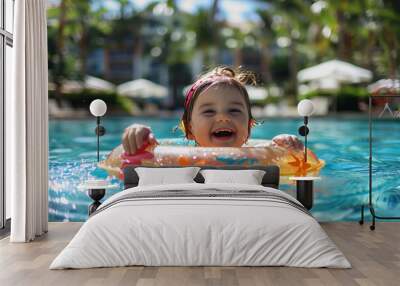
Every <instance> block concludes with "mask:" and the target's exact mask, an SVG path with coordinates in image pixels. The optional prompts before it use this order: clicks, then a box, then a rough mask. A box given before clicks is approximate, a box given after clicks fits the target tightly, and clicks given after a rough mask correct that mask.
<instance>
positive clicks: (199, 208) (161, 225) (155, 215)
mask: <svg viewBox="0 0 400 286" xmlns="http://www.w3.org/2000/svg"><path fill="white" fill-rule="evenodd" d="M210 169H215V167H202V171H204V170H210ZM224 169H227V170H239V171H240V172H241V173H244V171H241V170H242V169H243V168H241V167H224ZM252 169H257V170H263V171H264V172H265V175H263V177H262V180H261V184H260V185H255V184H247V183H246V184H242V183H240V184H238V183H215V182H211V183H210V182H206V183H204V174H203V175H202V174H201V173H200V172H199V173H198V174H197V175H196V176H195V177H194V181H195V182H192V183H178V184H154V185H138V182H139V176H138V172H136V170H137V169H135V168H134V167H127V168H125V169H124V174H125V187H126V189H125V190H123V191H121V192H119V193H117V194H115V195H113V196H111V197H110V198H108V199H107V200H106V201H104V202H103V204H102V205H101V206H100V207H99V208H98V210H97V211H96V212H95V213H94V214H93V215H92V216H91V217H90V218H89V219H88V220H87V221H86V222H85V223H84V224H83V225H82V227H81V229H80V230H79V231H78V233H77V234H76V235H75V237H74V238H73V239H72V241H71V242H70V243H69V244H68V245H67V246H66V247H65V249H64V250H63V251H62V252H61V253H60V254H59V255H58V256H57V257H56V258H55V260H54V261H53V262H52V264H51V265H50V269H65V268H92V267H118V266H129V265H144V266H291V267H312V268H314V267H329V268H350V267H351V265H350V263H349V262H348V260H347V259H346V258H345V256H344V255H343V253H342V252H341V251H340V250H339V249H338V248H337V247H336V245H335V244H334V243H333V242H332V241H331V239H330V238H329V237H328V236H327V234H326V233H325V232H324V230H323V229H322V228H321V226H320V225H319V223H318V222H317V221H316V220H315V219H314V218H313V216H312V215H311V214H310V213H309V212H308V210H307V209H305V208H304V207H303V206H302V205H301V203H299V202H298V201H297V200H296V199H294V198H293V197H291V196H290V195H288V194H286V193H284V192H282V191H280V190H279V168H278V167H276V166H264V167H252ZM160 170H161V171H162V169H160ZM165 170H167V169H165Z"/></svg>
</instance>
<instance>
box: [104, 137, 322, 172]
mask: <svg viewBox="0 0 400 286" xmlns="http://www.w3.org/2000/svg"><path fill="white" fill-rule="evenodd" d="M176 142H178V141H174V140H173V139H169V140H159V143H160V144H157V145H148V146H145V147H144V148H142V149H141V150H139V151H138V152H137V153H136V154H134V155H130V156H128V155H126V153H124V150H123V147H122V145H119V146H118V147H116V148H115V149H114V150H112V152H111V153H110V154H109V155H108V157H107V158H106V159H105V160H104V161H101V162H100V163H99V167H100V168H102V169H104V170H106V171H107V172H108V174H109V175H110V176H115V177H118V178H120V179H123V173H122V169H123V168H124V167H125V166H127V165H134V166H144V167H158V166H182V167H184V166H199V167H201V166H216V167H218V166H244V167H246V168H249V167H251V166H265V165H277V166H279V168H280V174H281V177H286V176H317V175H318V174H319V172H320V170H321V169H322V168H323V167H324V165H325V162H324V161H323V160H320V159H318V157H317V156H316V155H315V154H314V153H313V152H312V151H311V150H310V149H307V162H304V149H301V150H299V149H297V150H296V149H294V148H287V147H283V146H279V145H277V144H276V143H275V142H273V141H270V140H256V139H253V140H249V142H248V143H247V144H246V146H244V147H240V148H234V147H219V148H218V147H194V146H182V145H181V144H180V145H179V144H177V143H176Z"/></svg>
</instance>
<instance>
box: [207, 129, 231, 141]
mask: <svg viewBox="0 0 400 286" xmlns="http://www.w3.org/2000/svg"><path fill="white" fill-rule="evenodd" d="M234 136H235V132H233V131H232V130H229V129H221V130H217V131H214V132H213V133H212V138H213V139H216V140H220V141H228V140H230V139H232V138H233V137H234Z"/></svg>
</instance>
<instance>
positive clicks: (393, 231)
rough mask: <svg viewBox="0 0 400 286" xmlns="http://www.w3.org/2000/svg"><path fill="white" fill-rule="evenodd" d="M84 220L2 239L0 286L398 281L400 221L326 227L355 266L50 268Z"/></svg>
mask: <svg viewBox="0 0 400 286" xmlns="http://www.w3.org/2000/svg"><path fill="white" fill-rule="evenodd" d="M80 226H81V224H80V223H50V227H49V233H48V234H47V235H45V236H44V237H42V238H40V239H38V240H35V241H34V242H32V243H22V244H16V243H12V244H11V243H9V239H8V238H5V239H3V240H1V241H0V285H1V286H8V285H10V286H17V285H52V286H56V285H57V286H58V285H68V286H73V285H79V286H80V285H140V286H147V285H167V286H178V285H227V286H231V285H232V286H233V285H255V286H261V285H346V286H351V285H384V286H390V285H400V223H384V222H379V223H378V224H377V228H376V230H375V231H370V230H369V228H368V225H364V226H360V225H358V223H325V224H322V226H323V228H324V229H325V230H326V232H327V233H328V234H329V236H330V237H331V239H332V240H333V241H334V242H335V243H336V244H337V246H338V247H339V248H340V249H341V250H342V251H343V253H344V254H345V256H346V257H347V258H348V259H349V261H350V262H351V264H352V266H353V268H352V269H348V270H343V269H306V268H290V267H120V268H100V269H86V270H49V269H48V267H49V265H50V263H51V261H52V260H53V259H54V258H55V257H56V255H57V254H58V253H59V252H60V251H61V250H62V249H63V248H64V247H65V246H66V244H67V243H68V241H69V240H70V239H71V238H72V237H73V235H74V234H75V233H76V232H77V230H78V229H79V227H80Z"/></svg>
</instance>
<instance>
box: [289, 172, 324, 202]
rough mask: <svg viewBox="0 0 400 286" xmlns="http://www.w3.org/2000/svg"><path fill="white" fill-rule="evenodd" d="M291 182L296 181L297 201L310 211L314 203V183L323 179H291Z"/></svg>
mask: <svg viewBox="0 0 400 286" xmlns="http://www.w3.org/2000/svg"><path fill="white" fill-rule="evenodd" d="M289 180H292V181H296V199H297V200H298V201H299V202H300V203H302V204H303V206H304V207H305V208H306V209H308V210H310V209H311V208H312V207H313V201H314V194H313V193H314V191H313V183H314V181H316V180H321V177H290V178H289Z"/></svg>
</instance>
